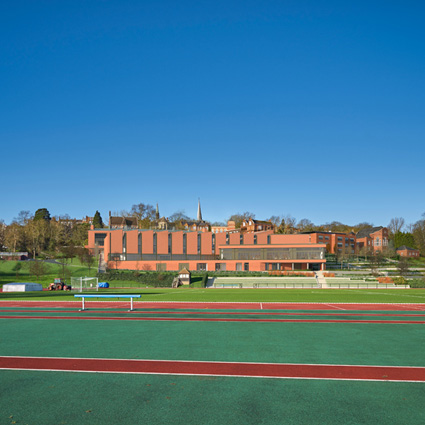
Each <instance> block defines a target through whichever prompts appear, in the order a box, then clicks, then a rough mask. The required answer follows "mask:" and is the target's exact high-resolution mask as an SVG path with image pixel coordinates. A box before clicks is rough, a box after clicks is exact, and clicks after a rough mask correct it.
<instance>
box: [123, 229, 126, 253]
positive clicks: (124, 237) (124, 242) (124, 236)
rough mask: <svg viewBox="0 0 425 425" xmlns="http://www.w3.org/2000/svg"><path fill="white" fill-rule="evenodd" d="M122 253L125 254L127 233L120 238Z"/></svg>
mask: <svg viewBox="0 0 425 425" xmlns="http://www.w3.org/2000/svg"><path fill="white" fill-rule="evenodd" d="M122 252H123V253H124V254H125V253H126V252H127V233H124V235H123V237H122Z"/></svg>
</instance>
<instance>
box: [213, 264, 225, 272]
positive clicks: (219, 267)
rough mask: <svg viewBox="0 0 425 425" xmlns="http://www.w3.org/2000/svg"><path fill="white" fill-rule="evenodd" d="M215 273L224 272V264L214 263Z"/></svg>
mask: <svg viewBox="0 0 425 425" xmlns="http://www.w3.org/2000/svg"><path fill="white" fill-rule="evenodd" d="M215 271H216V272H223V271H226V263H215Z"/></svg>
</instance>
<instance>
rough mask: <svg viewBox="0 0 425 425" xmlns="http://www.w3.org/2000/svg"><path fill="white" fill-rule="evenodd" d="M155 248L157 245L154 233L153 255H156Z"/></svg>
mask: <svg viewBox="0 0 425 425" xmlns="http://www.w3.org/2000/svg"><path fill="white" fill-rule="evenodd" d="M156 248H157V244H156V233H154V234H153V253H154V254H156Z"/></svg>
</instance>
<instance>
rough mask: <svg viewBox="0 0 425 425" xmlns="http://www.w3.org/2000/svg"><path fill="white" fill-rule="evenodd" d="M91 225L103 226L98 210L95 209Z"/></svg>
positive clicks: (97, 227) (100, 227) (98, 227)
mask: <svg viewBox="0 0 425 425" xmlns="http://www.w3.org/2000/svg"><path fill="white" fill-rule="evenodd" d="M93 226H94V228H95V229H102V228H103V227H104V225H103V220H102V217H101V215H100V212H99V211H98V210H96V212H95V213H94V216H93Z"/></svg>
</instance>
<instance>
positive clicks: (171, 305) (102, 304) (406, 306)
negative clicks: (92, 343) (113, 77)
mask: <svg viewBox="0 0 425 425" xmlns="http://www.w3.org/2000/svg"><path fill="white" fill-rule="evenodd" d="M80 306H81V301H13V300H10V301H9V300H2V301H0V307H42V308H66V307H68V308H73V307H75V308H79V307H80ZM86 306H87V307H88V308H89V307H92V308H111V307H114V308H126V309H128V306H129V302H128V301H88V300H86ZM134 308H136V309H143V308H164V309H178V308H180V309H196V310H200V309H214V310H216V309H218V310H221V309H223V310H238V309H242V310H360V311H362V310H363V311H370V310H381V311H382V310H384V311H388V310H389V311H391V310H392V311H394V310H398V311H402V310H405V311H425V303H420V304H419V303H416V304H410V303H394V304H381V303H376V304H369V303H270V302H266V303H259V302H253V303H243V302H242V303H223V302H216V303H215V302H169V301H157V302H153V301H146V302H144V301H135V302H134Z"/></svg>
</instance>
